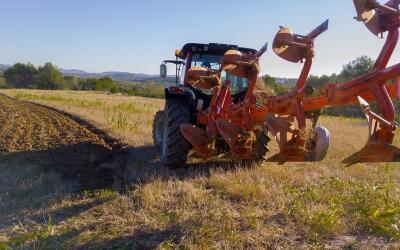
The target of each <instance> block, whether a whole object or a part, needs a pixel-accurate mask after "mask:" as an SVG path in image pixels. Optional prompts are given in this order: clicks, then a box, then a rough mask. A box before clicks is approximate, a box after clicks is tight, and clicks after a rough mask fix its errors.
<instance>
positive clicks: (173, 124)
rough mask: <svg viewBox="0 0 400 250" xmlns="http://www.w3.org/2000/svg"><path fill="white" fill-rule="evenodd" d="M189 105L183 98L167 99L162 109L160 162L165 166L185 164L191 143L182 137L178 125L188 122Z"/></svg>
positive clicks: (181, 165)
mask: <svg viewBox="0 0 400 250" xmlns="http://www.w3.org/2000/svg"><path fill="white" fill-rule="evenodd" d="M190 118H191V116H190V107H189V106H188V104H187V102H186V100H185V99H169V100H167V105H166V107H165V110H164V123H163V137H162V138H163V139H162V145H161V162H162V164H163V166H164V167H167V168H180V167H183V166H185V164H186V162H187V160H188V154H189V151H190V149H191V145H190V144H189V143H188V142H187V141H186V139H185V138H184V137H183V135H182V133H181V130H180V125H181V124H183V123H190V120H191V119H190Z"/></svg>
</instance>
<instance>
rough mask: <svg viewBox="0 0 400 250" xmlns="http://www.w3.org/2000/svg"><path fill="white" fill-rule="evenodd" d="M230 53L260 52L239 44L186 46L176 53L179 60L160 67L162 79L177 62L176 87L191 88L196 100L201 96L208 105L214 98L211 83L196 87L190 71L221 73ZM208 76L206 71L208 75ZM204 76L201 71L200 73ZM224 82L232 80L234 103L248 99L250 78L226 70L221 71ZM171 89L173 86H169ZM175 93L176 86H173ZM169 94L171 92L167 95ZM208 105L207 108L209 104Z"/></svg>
mask: <svg viewBox="0 0 400 250" xmlns="http://www.w3.org/2000/svg"><path fill="white" fill-rule="evenodd" d="M228 50H238V51H240V52H242V53H243V54H247V55H255V54H256V53H257V51H256V50H254V49H250V48H242V47H239V46H237V45H229V44H219V43H209V44H200V43H188V44H185V45H184V46H183V47H182V49H181V50H176V51H175V56H176V60H169V61H164V62H163V64H161V66H160V75H161V77H164V78H165V77H166V76H167V67H166V64H167V63H173V64H175V65H176V71H175V77H176V78H175V79H176V87H183V88H188V89H190V90H191V92H193V93H194V95H195V96H196V99H197V98H198V97H201V99H204V101H205V104H207V103H208V102H209V101H210V99H211V96H212V85H210V84H193V82H191V81H190V70H191V69H192V71H193V69H199V70H200V71H201V70H203V71H206V70H210V71H219V70H221V59H222V56H223V55H224V54H225V53H226V52H227V51H228ZM204 73H205V72H204ZM200 74H201V72H200ZM220 77H221V82H224V81H225V80H229V81H230V83H231V84H230V86H231V93H232V96H233V99H234V100H239V99H241V96H244V94H245V91H246V89H247V87H248V84H249V83H248V79H247V78H244V77H238V76H234V75H232V74H230V73H228V72H226V71H223V70H222V71H221V74H220ZM169 90H171V87H169ZM172 90H174V87H172ZM167 92H168V93H167ZM167 92H166V94H167V95H169V94H171V91H167ZM205 106H207V105H205Z"/></svg>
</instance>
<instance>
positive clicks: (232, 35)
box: [0, 0, 400, 77]
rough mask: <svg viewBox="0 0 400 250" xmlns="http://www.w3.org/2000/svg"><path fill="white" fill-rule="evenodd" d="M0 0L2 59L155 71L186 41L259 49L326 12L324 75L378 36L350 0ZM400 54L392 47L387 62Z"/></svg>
mask: <svg viewBox="0 0 400 250" xmlns="http://www.w3.org/2000/svg"><path fill="white" fill-rule="evenodd" d="M0 6H1V12H0V13H1V19H0V20H1V26H0V27H1V28H0V30H1V32H0V39H1V40H0V63H3V64H13V63H15V62H24V63H26V62H31V63H32V64H34V65H43V64H44V63H46V62H52V63H53V64H55V65H57V66H58V67H60V68H65V69H82V70H85V71H88V72H104V71H126V72H133V73H145V74H158V71H159V65H160V63H161V61H162V60H165V59H174V51H175V49H179V48H181V47H182V46H183V45H184V44H185V43H188V42H199V43H209V42H218V43H229V44H236V45H240V46H242V47H250V48H255V49H258V48H260V47H261V46H262V45H263V44H264V43H265V42H269V43H270V44H272V41H273V39H274V36H275V34H276V32H277V31H278V30H279V26H285V27H290V28H291V29H292V30H293V31H294V32H295V33H297V34H303V35H305V34H307V33H308V32H309V31H311V30H312V29H313V28H314V27H316V26H317V25H319V24H320V23H322V22H323V21H324V20H325V19H327V18H329V19H330V27H329V30H328V31H327V32H326V33H324V34H322V35H321V36H320V37H318V38H317V40H316V41H315V48H316V55H315V58H314V64H313V67H312V69H311V74H313V75H322V74H331V73H339V72H340V70H341V68H342V66H343V65H344V64H346V63H348V62H349V61H351V60H354V59H355V58H357V57H358V56H360V55H368V56H370V57H372V58H376V57H377V55H378V53H379V51H380V49H381V47H382V45H383V43H384V40H382V39H379V38H377V37H375V36H374V35H373V34H372V33H370V32H369V31H368V30H367V29H366V27H365V26H364V25H363V24H362V23H360V22H357V21H355V20H354V19H353V17H354V16H355V15H356V13H355V9H354V6H353V1H352V0H334V1H325V0H324V1H322V0H301V1H299V0H286V1H277V0H248V1H243V0H241V1H240V0H229V1H226V0H219V1H216V0H214V1H212V0H202V1H199V0H197V1H194V0H185V1H181V0H169V1H162V0H157V1H156V0H141V1H136V0H113V1H111V0H108V1H106V0H80V1H78V0H68V1H67V0H37V1H29V0H0ZM399 61H400V53H399V50H396V51H395V54H394V56H393V58H392V61H391V64H394V63H396V62H399ZM300 70H301V65H300V64H294V63H291V62H287V61H284V60H283V59H281V58H279V57H278V56H276V55H275V54H274V53H273V52H272V49H271V47H270V48H269V50H268V52H267V53H266V54H265V55H264V56H263V58H262V60H261V73H262V74H269V75H272V76H276V77H297V76H298V75H299V72H300ZM172 73H173V70H172V69H169V74H172Z"/></svg>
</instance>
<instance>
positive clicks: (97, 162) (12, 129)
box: [0, 95, 126, 188]
mask: <svg viewBox="0 0 400 250" xmlns="http://www.w3.org/2000/svg"><path fill="white" fill-rule="evenodd" d="M125 153H126V152H125V150H124V149H122V145H121V144H120V143H119V142H118V141H117V140H115V139H112V138H110V137H109V136H108V135H107V134H106V133H105V132H103V131H101V130H99V129H96V128H95V127H94V126H92V125H91V124H89V123H87V122H85V121H83V120H80V119H79V118H77V117H73V116H72V115H69V114H65V113H62V112H60V111H57V110H54V109H51V108H48V107H44V106H41V105H38V104H33V103H28V102H23V101H19V100H16V99H13V98H9V97H6V96H4V95H0V160H1V162H2V163H7V162H8V163H9V164H15V162H16V161H15V160H16V159H18V162H21V159H23V160H24V161H25V162H31V163H34V164H35V165H40V166H43V168H45V169H46V170H51V171H57V172H59V173H61V174H62V176H63V177H64V178H77V179H78V180H79V181H80V183H81V185H82V187H84V188H103V187H110V186H112V185H114V184H115V181H116V180H117V179H118V178H117V174H118V173H119V172H120V171H119V168H121V166H123V165H125V164H124V163H123V161H124V160H125V156H124V155H125ZM16 167H17V166H16Z"/></svg>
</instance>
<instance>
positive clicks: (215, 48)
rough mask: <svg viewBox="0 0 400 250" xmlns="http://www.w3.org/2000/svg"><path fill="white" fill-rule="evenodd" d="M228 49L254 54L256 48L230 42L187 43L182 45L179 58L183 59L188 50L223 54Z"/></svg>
mask: <svg viewBox="0 0 400 250" xmlns="http://www.w3.org/2000/svg"><path fill="white" fill-rule="evenodd" d="M230 49H236V50H239V51H242V52H244V53H247V54H256V53H257V50H255V49H250V48H242V47H239V46H237V45H231V44H221V43H209V44H202V43H187V44H185V45H184V46H183V48H182V50H181V51H180V53H179V58H181V59H185V58H186V55H187V53H188V52H189V51H192V52H195V53H204V54H211V55H221V56H222V55H223V54H225V52H226V51H228V50H230Z"/></svg>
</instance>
